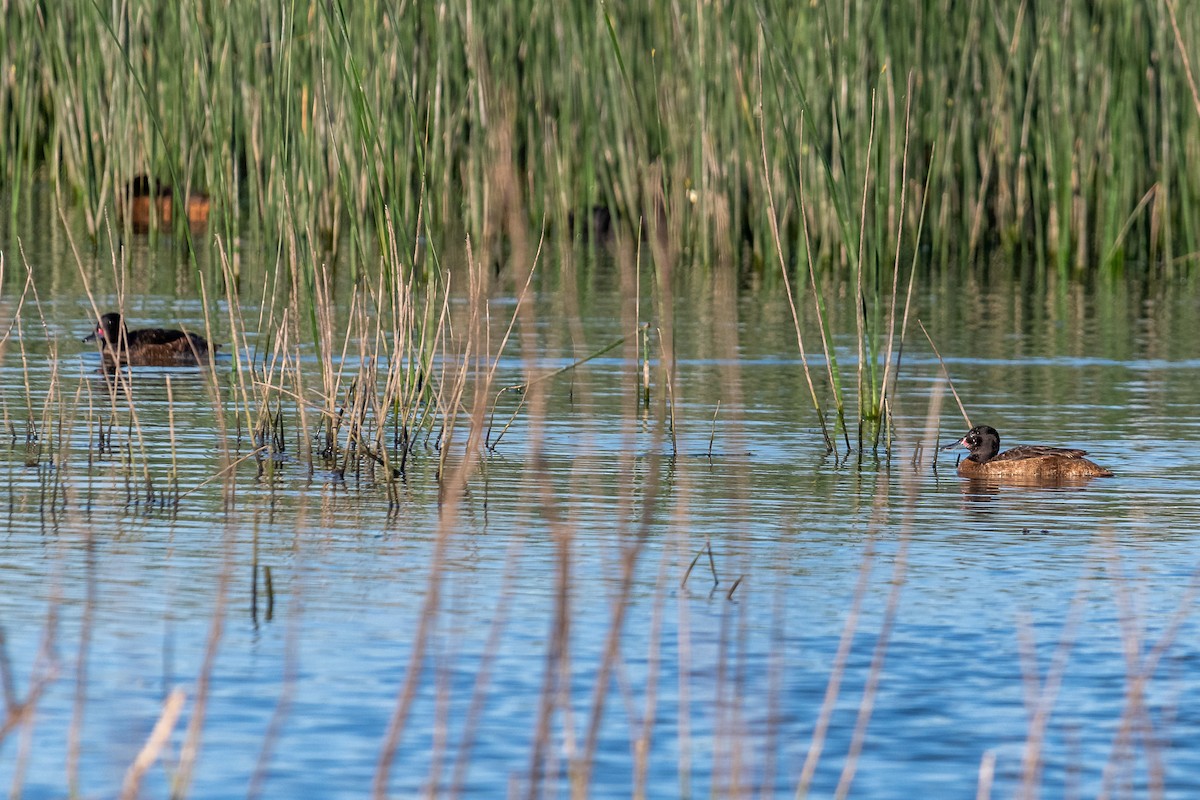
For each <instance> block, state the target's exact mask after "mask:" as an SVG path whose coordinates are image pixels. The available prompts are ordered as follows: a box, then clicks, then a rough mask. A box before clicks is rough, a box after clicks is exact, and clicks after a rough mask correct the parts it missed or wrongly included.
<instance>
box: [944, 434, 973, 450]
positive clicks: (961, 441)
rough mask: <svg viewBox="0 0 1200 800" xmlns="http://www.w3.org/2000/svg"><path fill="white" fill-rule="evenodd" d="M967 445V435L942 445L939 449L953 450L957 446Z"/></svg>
mask: <svg viewBox="0 0 1200 800" xmlns="http://www.w3.org/2000/svg"><path fill="white" fill-rule="evenodd" d="M966 446H967V440H966V437H963V438H962V439H955V440H954V441H953V442H951V443H950V444H944V445H942V446H941V447H939V448H938V449H939V450H953V449H954V448H956V447H966Z"/></svg>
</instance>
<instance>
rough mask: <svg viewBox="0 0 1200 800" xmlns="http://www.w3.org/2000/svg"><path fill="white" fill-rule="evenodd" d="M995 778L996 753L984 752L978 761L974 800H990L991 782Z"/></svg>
mask: <svg viewBox="0 0 1200 800" xmlns="http://www.w3.org/2000/svg"><path fill="white" fill-rule="evenodd" d="M995 777H996V751H995V750H985V751H984V753H983V757H982V758H980V759H979V778H978V779H977V783H976V788H975V800H990V798H991V796H992V781H993V780H994V779H995Z"/></svg>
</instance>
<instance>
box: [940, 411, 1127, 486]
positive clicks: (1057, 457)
mask: <svg viewBox="0 0 1200 800" xmlns="http://www.w3.org/2000/svg"><path fill="white" fill-rule="evenodd" d="M960 446H961V447H965V448H967V449H968V450H970V451H971V453H970V455H968V456H967V457H966V458H964V459H963V460H962V462H961V463H959V465H958V474H959V475H962V476H963V477H964V478H998V479H1005V478H1015V479H1017V480H1030V481H1055V480H1063V479H1067V480H1071V479H1075V478H1100V477H1109V476H1111V475H1112V473H1111V472H1109V471H1108V470H1106V469H1105V468H1104V467H1102V466H1100V465H1099V464H1096V463H1094V462H1092V461H1089V460H1087V459H1086V458H1084V456H1085V455H1087V451H1086V450H1072V449H1068V448H1064V447H1048V446H1046V445H1040V444H1024V445H1019V446H1017V447H1014V448H1012V449H1010V450H1005V451H1004V452H1003V453H1001V452H1000V434H999V433H997V432H996V429H995V428H992V427H989V426H987V425H978V426H976V427H974V428H971V430H970V431H968V432H967V435H966V436H964V437H963V438H962V439H960V440H958V441H956V442H951V443H950V444H948V445H946V446H945V447H943V448H942V449H943V450H950V449H952V448H955V447H960Z"/></svg>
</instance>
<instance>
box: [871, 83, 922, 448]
mask: <svg viewBox="0 0 1200 800" xmlns="http://www.w3.org/2000/svg"><path fill="white" fill-rule="evenodd" d="M912 95H913V73H912V72H911V71H910V72H909V73H908V91H907V92H906V93H905V101H904V155H903V157H902V158H901V161H900V213H899V214H897V215H896V218H897V223H896V256H895V258H894V259H893V261H892V301H891V303H890V304H889V307H888V322H887V331H888V339H887V350H886V354H885V356H884V359H883V380H881V381H880V382H879V409H880V414H881V415H882V414H884V413H885V410H886V402H887V395H888V378H889V377H890V375H891V372H892V352H893V347H894V345H895V341H896V295H897V294H898V293H899V291H900V243H901V241H903V236H904V211H905V209H906V208H907V205H906V204H907V201H908V136H909V123H910V122H911V121H912V116H911V114H912ZM919 233H920V230H919V229H918V238H917V243H918V244H920V236H919ZM913 249H914V251H915V250H916V249H918V248H916V247H914V248H913ZM915 273H916V270H915V269H913V270H912V271H911V272H910V273H909V283H908V286H909V295H908V296H909V297H910V298H911V297H912V276H913V274H915ZM907 312H908V307H907V305H906V306H905V316H906V317H907ZM901 342H903V339H902V340H901ZM896 371H897V373H899V371H900V368H899V364H897V365H896ZM885 419H886V417H885ZM879 427H882V426H878V427H877V428H876V434H875V441H876V443H878V442H879V434H878V429H879Z"/></svg>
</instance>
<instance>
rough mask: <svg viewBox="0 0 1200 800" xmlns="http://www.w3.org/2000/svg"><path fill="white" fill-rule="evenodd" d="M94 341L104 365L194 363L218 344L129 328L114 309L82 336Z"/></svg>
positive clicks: (190, 336)
mask: <svg viewBox="0 0 1200 800" xmlns="http://www.w3.org/2000/svg"><path fill="white" fill-rule="evenodd" d="M84 341H85V342H98V343H99V346H100V355H101V356H102V357H103V359H104V361H105V363H106V364H110V365H111V364H129V365H131V366H177V365H183V364H198V363H200V361H201V360H203V359H204V358H206V357H207V356H208V354H209V351H211V352H213V353H216V352H217V349H218V348H219V347H220V345H219V344H209V343H208V341H207V340H206V339H204V337H202V336H197V335H196V334H194V333H184V332H183V331H168V330H164V329H162V328H142V329H140V330H136V331H131V330H129V329H127V328H126V327H125V322H124V321H123V320H122V319H121V315H120V314H117V313H115V312H111V313H108V314H105V315H104V316H102V317H100V324H99V325H97V326H96V330H95V331H94V332H93V333H92V334H91V335H90V336H87V337H86V338H84Z"/></svg>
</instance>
